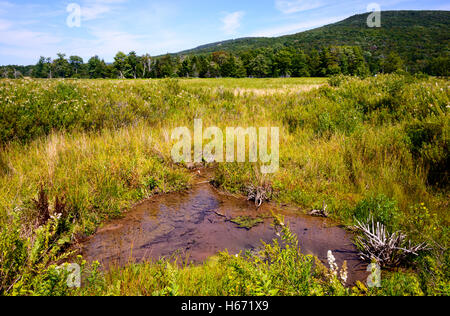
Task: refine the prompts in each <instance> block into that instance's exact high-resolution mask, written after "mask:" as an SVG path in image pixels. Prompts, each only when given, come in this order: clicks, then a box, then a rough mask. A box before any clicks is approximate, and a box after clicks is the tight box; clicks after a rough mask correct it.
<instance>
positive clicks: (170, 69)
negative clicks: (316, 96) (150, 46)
mask: <svg viewBox="0 0 450 316" xmlns="http://www.w3.org/2000/svg"><path fill="white" fill-rule="evenodd" d="M449 65H450V62H449V58H448V56H440V57H437V58H434V59H432V60H430V61H429V64H428V65H426V66H424V67H422V69H423V70H424V72H426V73H428V74H430V75H437V76H448V73H449V69H450V66H449ZM398 71H408V67H407V66H406V64H405V62H404V60H403V59H402V58H401V57H400V56H399V55H398V54H397V53H396V52H394V51H393V52H390V53H389V54H387V55H381V56H377V57H376V58H374V56H373V55H370V54H367V53H364V52H363V50H362V49H361V48H360V47H358V46H330V47H324V48H322V49H319V50H315V49H313V50H311V51H309V52H305V51H303V50H301V49H295V48H292V47H283V48H259V49H250V50H247V51H243V52H239V53H229V52H225V51H218V52H213V53H209V54H199V55H185V56H179V55H170V54H167V55H164V56H158V57H152V56H150V55H148V54H145V55H142V56H139V55H137V54H136V52H134V51H133V52H130V53H128V54H125V53H123V52H119V53H117V55H116V56H115V58H114V62H113V63H106V62H105V61H104V60H103V59H100V58H99V57H98V56H94V57H92V58H90V59H89V60H88V61H87V62H84V60H83V58H81V57H79V56H70V57H68V58H67V57H66V55H65V54H61V53H60V54H58V55H57V58H55V59H52V58H48V57H40V59H39V61H38V63H37V64H36V65H35V66H27V67H23V66H22V67H19V66H6V67H2V68H0V74H1V75H2V76H3V77H7V78H20V77H23V76H32V77H35V78H91V79H98V78H119V79H137V78H167V77H191V78H219V77H234V78H244V77H252V78H267V77H328V76H333V75H339V74H343V75H351V76H360V77H365V76H369V75H373V74H376V73H392V72H398Z"/></svg>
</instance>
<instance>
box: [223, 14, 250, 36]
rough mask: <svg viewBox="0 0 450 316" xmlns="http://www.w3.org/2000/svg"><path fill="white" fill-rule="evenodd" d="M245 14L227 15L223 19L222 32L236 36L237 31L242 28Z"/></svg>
mask: <svg viewBox="0 0 450 316" xmlns="http://www.w3.org/2000/svg"><path fill="white" fill-rule="evenodd" d="M244 15H245V12H243V11H237V12H233V13H229V14H227V15H226V16H225V17H224V18H223V19H222V23H223V26H222V30H223V31H224V32H225V34H227V35H233V34H236V31H237V29H238V28H239V27H240V26H241V20H242V18H243V17H244Z"/></svg>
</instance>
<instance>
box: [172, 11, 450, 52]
mask: <svg viewBox="0 0 450 316" xmlns="http://www.w3.org/2000/svg"><path fill="white" fill-rule="evenodd" d="M368 15H369V13H366V14H359V15H355V16H352V17H350V18H348V19H345V20H343V21H341V22H338V23H335V24H330V25H326V26H323V27H320V28H317V29H313V30H309V31H305V32H301V33H297V34H294V35H287V36H281V37H275V38H241V39H236V40H229V41H224V42H217V43H212V44H208V45H203V46H199V47H197V48H194V49H191V50H186V51H182V52H180V53H178V54H177V55H197V54H204V53H211V52H215V51H227V52H241V51H245V50H250V49H257V48H263V47H277V46H289V47H295V48H301V49H303V50H305V51H309V50H312V49H319V48H321V47H324V46H334V45H338V46H341V45H350V46H360V47H361V48H362V49H363V50H364V51H366V52H370V51H372V50H377V51H378V52H380V51H381V53H385V52H389V51H396V52H397V53H399V54H400V55H402V56H403V57H404V58H405V59H406V60H409V61H416V60H421V59H424V58H429V57H434V56H437V55H442V54H448V53H449V42H450V11H384V12H382V27H381V28H369V27H368V26H367V23H366V21H367V17H368Z"/></svg>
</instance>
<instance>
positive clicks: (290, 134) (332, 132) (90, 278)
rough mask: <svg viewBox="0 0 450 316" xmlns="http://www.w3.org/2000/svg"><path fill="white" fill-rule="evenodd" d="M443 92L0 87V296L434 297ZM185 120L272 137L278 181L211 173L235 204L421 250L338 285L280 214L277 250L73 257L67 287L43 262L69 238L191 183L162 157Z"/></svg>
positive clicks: (338, 84)
mask: <svg viewBox="0 0 450 316" xmlns="http://www.w3.org/2000/svg"><path fill="white" fill-rule="evenodd" d="M305 85H306V86H312V85H314V87H313V88H312V89H310V88H308V89H305ZM264 89H270V93H260V91H263V90H264ZM236 91H239V93H236ZM449 96H450V94H449V81H448V80H447V79H438V78H428V77H424V76H410V75H398V74H392V75H379V76H378V77H371V78H367V79H358V78H351V77H335V78H332V79H331V80H330V81H329V82H328V81H327V80H326V79H314V78H311V79H309V78H308V79H182V80H175V79H164V80H56V79H55V80H31V79H23V80H7V79H6V80H0V142H1V151H0V223H1V228H0V266H1V270H0V293H1V294H4V295H17V294H25V295H67V294H82V295H115V294H117V295H119V294H138V295H141V294H143V295H144V294H150V295H151V294H153V295H158V294H159V295H260V294H263V295H448V294H449V292H450V287H449V274H450V271H449V259H450V257H449V252H448V241H449V214H450V212H449V210H450V206H449V200H450V199H449V190H448V189H449V182H448V180H449V179H448V172H449V170H448V166H449V165H450V163H449V146H450V144H449V139H450V129H449V114H448V113H449V108H450V97H449ZM197 118H201V119H203V122H204V124H205V125H210V126H218V127H220V128H225V127H226V126H227V124H229V122H233V124H232V125H233V126H238V125H240V126H242V127H248V126H278V127H280V171H279V172H278V173H275V174H272V175H264V176H263V175H261V174H259V173H258V168H255V165H254V164H251V163H241V164H238V163H223V164H217V165H215V164H214V165H211V166H209V167H211V168H213V180H214V184H215V185H216V186H217V187H218V188H219V189H220V190H223V191H225V192H228V193H230V194H234V195H237V196H242V197H247V196H248V194H249V192H248V188H258V187H261V186H262V184H263V185H264V186H265V187H267V188H269V187H270V190H271V195H270V196H271V200H272V202H274V203H278V204H280V205H290V206H295V207H296V208H297V209H298V212H299V213H304V214H306V213H309V212H311V211H312V210H320V209H322V208H323V205H324V202H325V203H326V205H327V209H326V212H327V216H328V217H329V218H330V219H332V220H334V221H335V222H337V223H340V224H341V225H344V226H346V227H352V226H354V225H356V224H357V223H358V221H359V222H361V223H365V222H367V220H368V219H369V218H372V219H373V220H374V221H376V222H378V223H381V224H383V225H384V227H385V228H386V230H388V231H389V232H390V233H394V232H397V231H401V232H402V234H405V236H406V237H405V241H408V242H409V241H411V242H413V243H414V244H422V243H426V244H427V249H426V251H421V252H420V253H418V255H417V256H416V255H413V256H409V257H408V258H407V260H402V263H401V264H400V265H397V266H395V267H394V268H393V267H387V268H386V269H384V270H383V273H382V287H381V288H372V289H371V288H368V287H367V286H365V285H364V284H363V282H360V283H358V284H357V285H355V287H353V288H349V287H346V286H344V285H343V284H342V282H341V281H340V279H339V278H338V277H337V276H336V275H335V274H333V273H330V270H329V269H328V267H325V266H323V265H322V264H321V263H316V260H315V259H314V257H312V256H308V255H305V254H302V253H301V250H300V251H299V249H298V247H297V246H298V240H297V237H296V236H295V235H293V234H292V233H291V232H290V230H289V229H288V225H287V223H283V220H281V219H279V220H278V221H277V225H276V226H277V227H278V228H279V229H280V236H282V237H283V238H284V242H283V243H278V242H277V241H274V242H273V243H268V244H266V245H264V246H263V248H262V251H261V253H259V254H257V255H255V254H248V255H246V254H245V253H243V254H241V255H240V256H237V257H236V256H232V255H229V254H227V253H222V254H220V255H219V256H216V257H212V258H211V259H210V260H208V261H206V262H205V263H204V264H200V265H195V266H191V265H182V264H181V265H180V264H178V265H177V264H175V263H173V262H172V261H171V260H169V259H164V258H163V259H160V260H156V261H153V262H147V263H141V264H130V265H128V266H126V267H117V268H112V269H110V270H108V271H106V272H105V271H103V272H100V270H101V269H99V266H98V265H97V264H96V263H86V262H84V261H83V259H82V258H78V259H77V260H78V262H79V263H80V264H81V266H82V268H83V273H84V275H85V278H84V284H83V287H82V288H80V289H69V288H67V286H66V284H65V279H64V275H63V274H62V273H61V272H58V270H57V269H55V266H56V265H57V264H60V263H61V262H64V261H67V258H69V257H71V258H74V256H75V257H76V254H73V253H71V252H72V249H73V248H72V246H73V245H74V244H76V243H77V242H79V241H80V240H83V239H84V238H86V237H88V236H91V235H93V234H94V233H95V232H96V230H97V229H98V228H99V227H102V226H103V225H105V223H108V222H109V221H110V220H113V219H117V218H121V217H123V215H124V214H125V213H126V212H127V211H129V210H130V209H131V208H132V206H133V205H135V204H136V203H137V202H140V201H143V200H145V199H147V198H149V197H152V196H155V195H157V194H167V193H170V192H182V191H184V190H186V189H187V188H189V187H192V186H193V185H194V182H195V181H194V176H193V174H192V172H191V171H189V170H188V168H186V166H183V165H180V164H174V163H173V162H172V160H171V155H170V152H171V148H172V145H173V141H172V140H171V138H170V131H171V130H172V129H173V128H176V127H179V126H192V122H193V121H194V119H197ZM241 219H245V218H241ZM240 222H241V221H239V223H240ZM245 222H246V221H245ZM281 224H286V225H281ZM355 234H356V232H355ZM299 238H301V236H299ZM286 245H290V247H285V246H286Z"/></svg>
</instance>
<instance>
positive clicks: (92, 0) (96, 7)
mask: <svg viewBox="0 0 450 316" xmlns="http://www.w3.org/2000/svg"><path fill="white" fill-rule="evenodd" d="M127 1H128V0H85V1H84V4H83V5H82V6H81V16H82V18H83V20H84V21H91V20H95V19H98V18H101V17H103V16H104V15H105V14H106V13H110V12H111V11H113V10H114V9H116V8H117V4H121V3H124V2H127Z"/></svg>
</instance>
